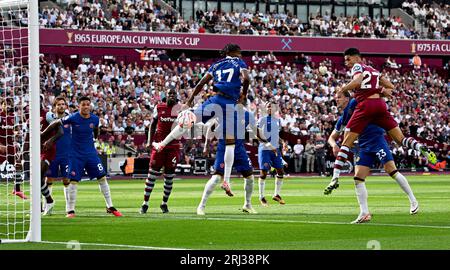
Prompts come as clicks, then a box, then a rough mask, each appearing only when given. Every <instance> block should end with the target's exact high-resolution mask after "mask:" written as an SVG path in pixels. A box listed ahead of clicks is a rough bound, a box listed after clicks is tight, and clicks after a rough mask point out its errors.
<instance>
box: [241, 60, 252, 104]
mask: <svg viewBox="0 0 450 270" xmlns="http://www.w3.org/2000/svg"><path fill="white" fill-rule="evenodd" d="M241 74H242V95H241V103H242V104H244V103H245V101H246V100H247V93H248V87H249V86H250V76H249V75H248V70H247V69H242V70H241ZM244 105H245V104H244Z"/></svg>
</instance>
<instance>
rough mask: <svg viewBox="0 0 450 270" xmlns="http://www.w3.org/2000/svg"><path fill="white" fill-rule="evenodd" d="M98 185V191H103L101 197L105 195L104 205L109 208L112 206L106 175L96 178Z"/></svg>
mask: <svg viewBox="0 0 450 270" xmlns="http://www.w3.org/2000/svg"><path fill="white" fill-rule="evenodd" d="M98 185H99V187H100V191H101V192H102V193H103V197H105V202H106V207H108V208H110V207H112V206H113V203H112V199H111V191H110V190H109V184H108V181H106V177H102V178H100V179H99V180H98Z"/></svg>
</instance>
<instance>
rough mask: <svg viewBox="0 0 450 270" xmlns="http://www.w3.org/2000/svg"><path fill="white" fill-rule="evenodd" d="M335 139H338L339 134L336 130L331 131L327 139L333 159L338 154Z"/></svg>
mask: <svg viewBox="0 0 450 270" xmlns="http://www.w3.org/2000/svg"><path fill="white" fill-rule="evenodd" d="M337 138H339V133H338V132H337V131H336V130H333V132H331V135H330V137H328V144H329V145H330V146H331V147H332V148H333V155H334V156H335V157H337V154H338V153H339V146H338V145H337V143H336V140H337Z"/></svg>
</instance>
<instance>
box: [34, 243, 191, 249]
mask: <svg viewBox="0 0 450 270" xmlns="http://www.w3.org/2000/svg"><path fill="white" fill-rule="evenodd" d="M69 242H70V241H68V242H53V241H42V242H41V243H44V244H59V245H67V244H70V243H69ZM77 244H79V245H80V246H81V247H82V246H104V247H121V248H135V249H157V250H188V249H186V248H169V247H150V246H133V245H120V244H106V243H77Z"/></svg>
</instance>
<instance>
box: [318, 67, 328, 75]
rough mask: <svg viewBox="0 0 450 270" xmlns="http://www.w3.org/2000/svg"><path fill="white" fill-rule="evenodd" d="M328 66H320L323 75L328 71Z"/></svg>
mask: <svg viewBox="0 0 450 270" xmlns="http://www.w3.org/2000/svg"><path fill="white" fill-rule="evenodd" d="M327 71H328V70H327V67H326V66H320V67H319V72H320V74H322V75H325V74H326V73H327Z"/></svg>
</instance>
